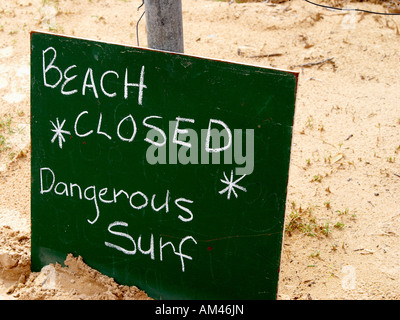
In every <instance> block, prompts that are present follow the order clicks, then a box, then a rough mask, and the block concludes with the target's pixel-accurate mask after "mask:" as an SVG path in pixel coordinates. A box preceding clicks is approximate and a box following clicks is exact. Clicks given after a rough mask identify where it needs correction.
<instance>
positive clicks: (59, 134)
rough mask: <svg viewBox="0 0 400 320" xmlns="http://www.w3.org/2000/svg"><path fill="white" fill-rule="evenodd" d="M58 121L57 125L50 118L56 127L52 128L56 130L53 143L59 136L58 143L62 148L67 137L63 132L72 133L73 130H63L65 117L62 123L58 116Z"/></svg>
mask: <svg viewBox="0 0 400 320" xmlns="http://www.w3.org/2000/svg"><path fill="white" fill-rule="evenodd" d="M56 122H57V125H55V124H54V122H53V121H51V120H50V123H51V124H52V125H53V127H54V129H52V130H51V131H53V132H54V136H53V138H52V139H51V143H54V141H55V140H56V139H57V138H58V145H59V146H60V149H62V144H63V142H65V138H64V136H63V134H71V132H69V131H67V130H63V126H64V123H65V119H64V121H63V122H61V124H60V122H59V121H58V118H56Z"/></svg>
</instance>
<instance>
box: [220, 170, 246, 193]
mask: <svg viewBox="0 0 400 320" xmlns="http://www.w3.org/2000/svg"><path fill="white" fill-rule="evenodd" d="M245 176H246V175H245V174H244V175H243V176H241V177H240V178H239V179H237V180H235V181H233V170H232V171H231V179H230V180H228V178H227V177H226V174H225V172H224V178H225V180H222V179H220V180H221V182H222V183H225V184H226V185H228V186H227V187H226V188H225V189H223V190H221V191H220V192H219V193H220V194H223V193H225V192H228V199H230V197H231V193H233V194H234V195H235V197H236V198H237V197H238V195H237V194H236V192H235V188H237V189H239V190H242V191H244V192H247V190H246V188H244V187H242V186H239V185H238V184H237V183H238V182H239V181H240V180H242V179H243V178H244V177H245Z"/></svg>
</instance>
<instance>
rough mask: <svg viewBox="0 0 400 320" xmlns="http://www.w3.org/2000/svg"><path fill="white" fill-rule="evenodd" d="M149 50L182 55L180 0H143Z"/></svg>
mask: <svg viewBox="0 0 400 320" xmlns="http://www.w3.org/2000/svg"><path fill="white" fill-rule="evenodd" d="M144 3H145V6H146V9H145V10H146V27H147V42H148V46H149V48H153V49H159V50H166V51H172V52H178V53H183V26H182V1H181V0H145V1H144Z"/></svg>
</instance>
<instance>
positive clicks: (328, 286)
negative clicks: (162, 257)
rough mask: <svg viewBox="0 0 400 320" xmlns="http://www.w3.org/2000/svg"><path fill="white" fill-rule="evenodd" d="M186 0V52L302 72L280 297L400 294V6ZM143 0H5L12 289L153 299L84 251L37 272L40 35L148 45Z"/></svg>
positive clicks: (3, 124) (6, 243)
mask: <svg viewBox="0 0 400 320" xmlns="http://www.w3.org/2000/svg"><path fill="white" fill-rule="evenodd" d="M182 2H183V21H184V38H185V53H188V54H193V55H199V56H206V57H211V58H217V59H225V60H232V61H237V62H243V63H250V64H257V65H264V66H272V67H278V68H284V69H293V70H298V71H300V78H299V80H300V81H299V88H298V97H297V106H296V108H297V109H296V116H295V126H294V137H293V148H292V161H291V167H290V179H289V187H288V201H287V213H286V232H285V238H284V245H283V252H282V263H281V274H280V282H279V295H278V298H279V299H399V298H400V250H399V248H400V104H399V101H400V77H399V74H400V73H399V71H400V63H399V62H400V59H399V58H400V54H399V48H400V47H399V45H400V35H399V24H400V17H399V16H381V15H372V14H363V13H354V12H353V13H352V12H341V11H331V10H326V9H322V8H319V7H315V6H312V5H310V4H308V3H306V2H304V1H301V0H293V1H286V2H282V3H280V4H272V3H247V4H231V5H229V4H228V3H227V2H216V1H207V0H183V1H182ZM336 2H337V3H339V1H336ZM140 3H141V1H136V0H135V1H131V0H127V1H105V0H93V1H78V0H59V1H55V0H43V1H42V0H7V1H2V2H1V4H0V298H4V299H118V298H126V299H145V298H147V296H146V295H145V293H143V292H141V291H139V290H138V289H136V288H128V287H125V286H121V285H118V284H116V283H115V282H113V280H112V279H109V278H107V277H105V276H103V275H101V274H99V273H98V272H97V271H95V270H92V269H90V268H89V267H87V266H86V265H85V264H84V263H83V262H82V261H81V260H77V259H73V258H72V257H69V258H68V260H67V265H68V267H67V268H61V267H60V266H56V267H54V266H49V267H46V268H45V270H43V271H42V272H41V273H32V274H31V273H30V271H29V270H30V156H31V155H30V145H29V144H30V136H29V123H30V121H29V116H30V102H29V90H30V89H29V88H30V81H29V59H30V56H29V54H30V45H29V40H30V39H29V33H30V31H31V30H44V31H51V32H57V33H63V34H66V35H75V36H79V37H86V38H91V39H99V40H102V41H110V42H119V43H124V44H132V45H136V31H135V25H136V22H137V20H138V18H139V16H140V14H141V11H139V12H138V11H137V9H136V8H137V7H138V6H139V5H140ZM352 5H353V6H355V7H356V6H357V7H359V8H365V9H369V10H375V11H382V10H385V9H384V8H383V7H382V6H380V5H375V4H371V3H364V2H363V3H352ZM139 35H140V44H141V45H142V46H146V30H145V22H144V21H142V22H141V24H140V27H139ZM326 59H330V60H326ZM323 61H325V62H324V63H320V62H323ZM314 63H317V64H314Z"/></svg>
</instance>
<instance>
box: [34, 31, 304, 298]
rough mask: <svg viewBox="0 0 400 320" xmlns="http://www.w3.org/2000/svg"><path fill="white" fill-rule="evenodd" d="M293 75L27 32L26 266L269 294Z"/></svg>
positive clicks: (272, 294) (163, 288)
mask: <svg viewBox="0 0 400 320" xmlns="http://www.w3.org/2000/svg"><path fill="white" fill-rule="evenodd" d="M296 87H297V73H294V72H287V71H281V70H275V69H268V68H265V67H258V66H252V65H243V64H237V63H230V62H226V61H216V60H212V59H206V58H200V57H194V56H189V55H184V54H173V53H170V52H162V51H157V50H150V49H143V48H137V47H130V46H124V45H117V44H111V43H103V42H99V41H92V40H86V39H79V38H73V37H66V36H60V35H53V34H47V33H39V32H33V33H32V34H31V136H32V166H31V174H32V191H31V197H32V200H31V219H32V270H33V271H39V270H40V269H41V268H42V267H43V266H44V265H46V264H49V263H55V262H58V263H60V264H63V261H64V260H65V258H66V256H67V254H68V253H72V254H74V255H75V256H79V255H80V256H82V258H83V260H84V261H85V262H86V263H87V264H88V265H89V266H91V267H93V268H95V269H97V270H99V271H100V272H102V273H103V274H105V275H108V276H110V277H112V278H114V279H115V280H116V281H117V282H118V283H120V284H124V285H136V286H138V287H139V288H140V289H142V290H145V291H146V292H147V293H148V295H149V296H151V297H152V298H155V299H275V298H276V293H277V284H278V277H279V265H280V255H281V246H282V237H283V223H284V214H285V202H286V189H287V181H288V171H289V162H290V148H291V139H292V126H293V117H294V107H295V96H296Z"/></svg>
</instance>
